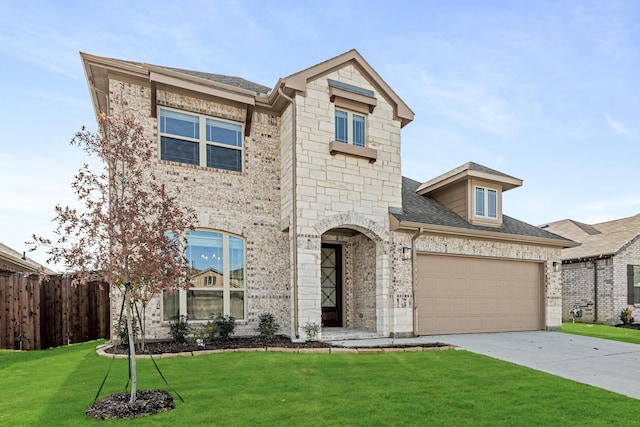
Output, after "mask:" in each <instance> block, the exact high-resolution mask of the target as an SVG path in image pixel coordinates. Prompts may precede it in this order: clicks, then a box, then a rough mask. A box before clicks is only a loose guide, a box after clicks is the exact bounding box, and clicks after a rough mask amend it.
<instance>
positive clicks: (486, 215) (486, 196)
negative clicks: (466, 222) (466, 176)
mask: <svg viewBox="0 0 640 427" xmlns="http://www.w3.org/2000/svg"><path fill="white" fill-rule="evenodd" d="M478 190H481V191H482V212H481V213H479V212H478V202H479V199H478ZM490 194H493V200H491V197H490ZM498 194H499V193H498V190H497V189H496V188H491V187H487V186H483V185H474V186H473V216H475V217H476V218H482V219H487V220H491V221H497V220H498V218H499V211H498V209H499V206H498ZM491 201H493V204H491V203H490V202H491ZM492 207H493V211H494V215H493V216H492V215H490V213H491V208H492Z"/></svg>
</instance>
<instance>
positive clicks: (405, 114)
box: [274, 49, 414, 127]
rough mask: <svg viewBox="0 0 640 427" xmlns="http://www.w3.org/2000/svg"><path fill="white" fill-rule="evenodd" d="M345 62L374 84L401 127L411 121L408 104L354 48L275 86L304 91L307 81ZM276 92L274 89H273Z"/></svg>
mask: <svg viewBox="0 0 640 427" xmlns="http://www.w3.org/2000/svg"><path fill="white" fill-rule="evenodd" d="M346 64H352V65H354V66H355V67H356V68H357V69H358V70H359V71H360V72H361V73H362V74H363V75H364V76H365V78H367V80H368V81H369V83H371V85H372V86H374V87H375V88H376V89H377V91H378V92H379V93H380V94H381V95H382V96H384V97H385V98H386V99H387V101H388V102H389V103H390V104H391V105H392V106H393V112H394V116H395V117H396V118H397V119H399V120H400V123H401V127H404V126H406V125H407V124H409V123H411V122H412V121H413V117H414V113H413V111H412V110H411V108H409V106H408V105H407V104H406V103H405V102H404V101H403V100H402V99H401V98H400V97H399V96H398V94H397V93H395V92H394V91H393V89H391V86H389V85H388V84H387V82H385V81H384V80H383V79H382V77H380V75H379V74H378V73H377V72H376V70H374V69H373V67H371V65H369V63H368V62H367V61H366V60H365V59H364V58H363V57H362V55H360V52H358V51H357V50H356V49H351V50H349V51H347V52H345V53H343V54H340V55H338V56H335V57H333V58H330V59H327V60H326V61H323V62H321V63H319V64H316V65H313V66H311V67H309V68H306V69H304V70H302V71H298V72H297V73H294V74H291V75H289V76H287V77H284V78H282V79H280V81H279V82H278V84H277V85H276V88H277V87H281V88H282V89H283V90H284V89H285V88H289V89H293V90H295V91H299V92H305V91H306V87H307V82H309V81H313V80H315V79H317V78H318V77H321V76H323V75H326V74H329V73H331V72H333V71H335V70H337V69H339V68H342V67H344V66H345V65H346ZM274 92H276V91H274Z"/></svg>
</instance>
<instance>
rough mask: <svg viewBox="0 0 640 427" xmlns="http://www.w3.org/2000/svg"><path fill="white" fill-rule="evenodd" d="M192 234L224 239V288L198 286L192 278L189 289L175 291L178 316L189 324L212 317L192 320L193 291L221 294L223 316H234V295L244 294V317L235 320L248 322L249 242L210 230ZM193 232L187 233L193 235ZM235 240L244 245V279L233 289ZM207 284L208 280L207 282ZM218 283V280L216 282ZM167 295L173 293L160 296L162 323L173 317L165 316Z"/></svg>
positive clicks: (198, 230)
mask: <svg viewBox="0 0 640 427" xmlns="http://www.w3.org/2000/svg"><path fill="white" fill-rule="evenodd" d="M192 232H198V233H211V235H212V236H211V238H215V236H214V235H216V234H217V235H220V237H221V239H222V272H221V273H222V286H219V285H218V284H217V283H215V284H212V285H207V284H206V283H203V285H202V286H198V285H197V284H195V283H194V280H195V276H192V281H191V283H192V284H191V286H190V287H189V288H188V289H179V290H177V291H175V294H177V297H178V302H177V306H178V313H177V316H178V317H182V316H184V318H185V319H187V322H189V323H203V322H207V321H208V320H209V319H210V317H208V318H203V319H202V318H191V317H190V315H189V310H188V302H189V298H191V297H192V296H191V295H190V292H191V291H197V292H214V293H221V294H222V313H220V314H222V315H232V307H231V305H232V301H231V300H232V294H234V293H242V314H243V316H242V317H235V316H234V319H235V320H236V321H239V322H242V321H246V320H247V287H246V283H247V277H246V274H247V241H246V239H245V238H244V237H242V236H238V235H235V234H232V233H227V232H224V231H219V230H209V229H195V230H193V231H192ZM192 232H191V231H187V232H186V233H192ZM232 238H235V239H238V240H239V241H240V242H241V243H242V260H241V265H242V267H241V268H242V271H243V277H242V285H241V286H240V287H233V286H232V281H233V279H234V277H232V273H233V271H236V270H237V269H236V270H233V271H232V270H231V264H232V259H231V258H232V255H231V253H232V252H231V249H232V248H231V239H232ZM187 241H188V234H187ZM214 247H215V246H211V248H214ZM189 261H190V262H193V261H192V260H189ZM209 269H210V268H206V269H204V270H202V271H201V273H205V272H207V271H208V270H209ZM207 277H209V276H204V278H205V279H206V278H207ZM205 282H206V280H205ZM215 282H217V278H216V281H215ZM166 293H171V291H167V290H164V291H162V292H161V294H160V317H161V320H162V322H170V321H171V320H173V319H172V317H173V316H171V315H168V316H165V314H166V313H165V295H167V294H166ZM213 314H217V313H213Z"/></svg>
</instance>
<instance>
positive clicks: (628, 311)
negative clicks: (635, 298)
mask: <svg viewBox="0 0 640 427" xmlns="http://www.w3.org/2000/svg"><path fill="white" fill-rule="evenodd" d="M633 320H634V319H633V307H631V306H629V307H627V308H625V309H624V310H622V311H621V312H620V321H621V322H622V324H623V325H624V326H629V325H631V324H632V323H633Z"/></svg>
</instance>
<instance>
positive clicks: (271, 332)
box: [256, 313, 280, 340]
mask: <svg viewBox="0 0 640 427" xmlns="http://www.w3.org/2000/svg"><path fill="white" fill-rule="evenodd" d="M258 320H259V322H258V327H257V328H256V331H257V332H259V333H260V338H262V339H265V340H272V339H273V337H274V336H275V334H276V332H278V329H280V325H278V324H277V323H276V319H275V317H273V314H271V313H262V314H261V315H260V316H259V317H258Z"/></svg>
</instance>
